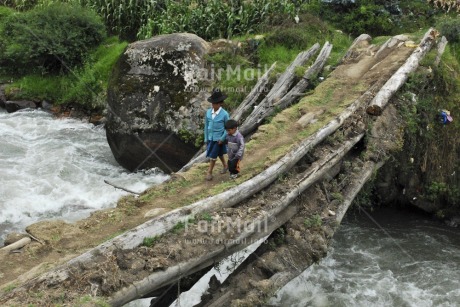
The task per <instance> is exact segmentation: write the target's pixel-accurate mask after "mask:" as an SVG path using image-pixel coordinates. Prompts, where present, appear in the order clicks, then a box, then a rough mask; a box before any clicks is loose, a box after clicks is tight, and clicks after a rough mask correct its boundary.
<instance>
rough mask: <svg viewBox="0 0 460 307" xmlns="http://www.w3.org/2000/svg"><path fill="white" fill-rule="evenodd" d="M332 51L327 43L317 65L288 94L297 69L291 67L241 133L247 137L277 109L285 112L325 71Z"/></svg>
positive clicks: (256, 109) (241, 129)
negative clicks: (319, 74)
mask: <svg viewBox="0 0 460 307" xmlns="http://www.w3.org/2000/svg"><path fill="white" fill-rule="evenodd" d="M316 46H318V48H319V44H315V46H313V47H316ZM313 47H312V49H313ZM312 49H310V51H309V52H311V53H313V51H312ZM331 50H332V45H331V44H330V43H329V42H326V43H325V44H324V46H323V48H322V49H321V52H320V53H319V55H318V57H317V58H316V61H315V63H314V64H313V65H312V66H311V67H310V68H308V69H307V70H306V72H305V74H304V76H303V77H302V79H301V80H300V81H299V82H298V83H297V84H296V85H295V86H294V87H293V88H292V89H291V90H290V91H289V92H288V89H289V86H290V85H291V83H292V80H293V78H294V76H295V71H294V69H295V67H294V66H292V65H291V66H290V67H289V68H288V69H287V70H286V72H285V75H287V76H284V77H283V78H280V80H278V81H279V82H277V83H276V84H275V86H274V87H273V89H272V91H270V93H269V94H268V95H267V97H265V99H264V100H262V102H261V103H260V104H259V105H258V106H257V108H255V109H254V111H253V112H252V113H251V114H249V116H248V117H247V118H246V119H245V121H244V123H243V125H241V128H240V132H241V133H242V134H243V135H247V134H249V133H251V132H253V131H254V130H256V129H257V127H258V126H259V125H260V124H261V122H262V121H263V120H264V119H265V118H267V117H268V116H270V115H272V114H273V113H274V112H275V109H276V108H278V109H280V110H283V109H285V108H286V107H287V106H289V105H290V104H291V103H292V102H293V101H294V100H295V99H297V98H299V94H303V92H304V91H305V89H306V88H307V87H308V85H309V84H310V79H311V78H312V77H313V76H315V75H316V74H318V73H319V72H320V71H321V70H322V69H323V67H324V64H325V63H326V61H327V59H328V58H329V55H330V53H331ZM314 52H316V50H314ZM297 66H300V65H297ZM286 80H287V81H289V82H287V81H286ZM278 83H279V85H278Z"/></svg>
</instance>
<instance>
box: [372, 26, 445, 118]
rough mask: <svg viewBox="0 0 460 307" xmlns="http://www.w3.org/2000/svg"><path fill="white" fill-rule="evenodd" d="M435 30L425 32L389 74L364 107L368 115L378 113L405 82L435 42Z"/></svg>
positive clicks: (380, 112)
mask: <svg viewBox="0 0 460 307" xmlns="http://www.w3.org/2000/svg"><path fill="white" fill-rule="evenodd" d="M435 38H436V37H435V31H434V30H433V29H432V28H431V29H430V30H428V32H426V34H425V36H424V37H423V39H422V41H421V42H420V44H419V46H418V47H417V48H416V49H415V50H414V52H412V54H411V55H410V57H409V58H408V59H407V61H406V62H405V63H404V64H403V65H402V66H401V67H400V68H399V69H398V70H397V71H396V73H395V74H394V75H393V76H391V78H390V79H388V81H387V82H386V83H385V85H384V86H383V87H382V88H381V89H380V91H379V92H378V93H377V95H375V97H374V99H373V100H372V101H371V103H370V104H369V106H368V107H367V109H366V112H367V113H368V114H370V115H376V116H378V115H380V114H382V110H383V108H384V107H385V105H386V104H387V103H388V101H389V99H390V97H391V96H393V94H394V93H396V91H398V90H399V89H400V88H401V86H402V85H403V84H404V83H405V82H406V80H407V78H408V77H409V74H410V73H411V72H413V71H415V70H416V69H417V67H418V65H419V63H420V60H421V59H422V58H423V57H424V56H425V55H426V54H427V52H428V51H429V50H430V49H431V47H432V46H433V44H434V42H435Z"/></svg>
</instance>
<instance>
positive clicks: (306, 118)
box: [296, 110, 324, 128]
mask: <svg viewBox="0 0 460 307" xmlns="http://www.w3.org/2000/svg"><path fill="white" fill-rule="evenodd" d="M323 113H324V110H318V111H315V112H308V113H307V114H305V115H303V116H302V117H301V118H299V119H298V120H297V122H296V125H297V126H299V127H301V128H305V127H306V126H307V125H309V124H310V123H312V122H313V120H314V119H315V118H316V117H317V116H319V115H321V114H323Z"/></svg>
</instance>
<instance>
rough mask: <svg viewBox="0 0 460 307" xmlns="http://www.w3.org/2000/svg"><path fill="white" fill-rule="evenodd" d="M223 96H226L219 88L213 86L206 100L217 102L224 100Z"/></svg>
mask: <svg viewBox="0 0 460 307" xmlns="http://www.w3.org/2000/svg"><path fill="white" fill-rule="evenodd" d="M225 98H227V95H225V94H222V92H221V91H220V89H219V88H215V89H213V90H212V94H211V96H209V97H208V101H209V102H210V103H218V102H222V101H224V100H225Z"/></svg>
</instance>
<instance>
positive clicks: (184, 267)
mask: <svg viewBox="0 0 460 307" xmlns="http://www.w3.org/2000/svg"><path fill="white" fill-rule="evenodd" d="M363 137H364V134H359V135H357V136H355V137H353V138H352V139H350V140H349V141H346V142H344V143H343V144H342V145H341V146H340V147H339V148H338V149H336V150H335V151H333V152H331V153H329V154H328V155H326V156H324V157H322V158H321V159H320V160H318V161H316V162H315V163H313V164H312V165H311V166H310V167H309V168H308V169H307V170H306V171H305V172H304V173H303V174H302V175H301V176H300V178H301V179H300V180H299V181H298V182H297V184H296V185H295V186H294V187H293V188H292V189H291V190H290V191H289V192H288V193H286V194H285V195H284V196H283V197H281V198H280V199H279V200H277V201H276V202H274V203H271V204H266V205H265V207H267V208H269V209H268V210H266V211H262V214H260V216H259V217H258V218H255V219H252V221H251V227H247V229H245V230H244V231H243V232H241V233H240V234H239V235H238V236H237V237H235V238H231V239H229V241H230V242H231V243H229V244H225V245H220V246H214V247H210V248H209V249H207V250H206V253H205V254H203V255H201V256H200V257H197V258H194V259H191V260H189V261H187V262H185V263H180V264H177V265H176V266H172V267H169V268H168V269H167V270H166V271H161V272H155V273H153V274H151V275H150V276H148V277H146V278H145V279H143V280H141V281H139V282H136V283H133V284H132V285H130V286H128V287H126V288H123V289H122V290H120V291H118V292H117V293H115V294H114V295H113V296H112V298H111V300H110V305H112V306H122V305H123V304H126V303H128V302H130V301H132V300H134V299H136V298H139V297H142V296H144V295H146V294H148V293H150V292H152V291H155V290H156V289H158V288H160V287H163V286H165V285H167V284H170V283H173V282H175V281H177V280H178V279H180V278H181V277H182V276H187V275H190V274H193V273H195V272H196V271H199V270H200V269H202V268H203V267H207V266H209V265H211V264H213V263H216V262H218V261H220V260H222V259H224V258H225V257H227V256H229V255H231V254H233V253H235V252H236V251H239V250H242V249H243V248H245V247H247V246H248V245H250V243H248V242H255V241H257V240H259V239H261V238H263V237H266V236H268V235H269V234H270V233H271V232H272V231H273V230H275V229H277V228H279V227H280V226H281V225H283V224H284V223H286V222H287V221H289V220H290V219H291V218H292V217H293V216H294V215H295V214H296V213H297V212H298V209H299V208H298V207H295V206H294V207H288V206H289V205H290V204H291V203H292V202H293V200H294V199H296V198H297V197H298V196H299V195H300V194H302V193H303V192H304V191H305V190H306V189H307V188H309V187H310V186H312V185H313V184H314V183H316V182H317V181H319V180H321V179H322V178H323V176H325V175H326V174H327V173H328V172H329V171H330V170H331V169H332V168H333V167H334V166H335V165H336V164H337V163H339V162H340V161H341V160H342V159H343V158H344V156H345V155H346V154H347V153H348V152H349V151H350V150H351V149H352V148H353V146H355V145H356V143H358V142H359V141H360V140H361V139H362V138H363ZM267 219H268V220H270V221H271V222H270V224H269V225H264V224H265V223H266V221H267ZM265 226H268V227H265ZM262 229H263V231H260V230H262ZM235 233H238V232H235ZM241 242H245V243H241Z"/></svg>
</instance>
